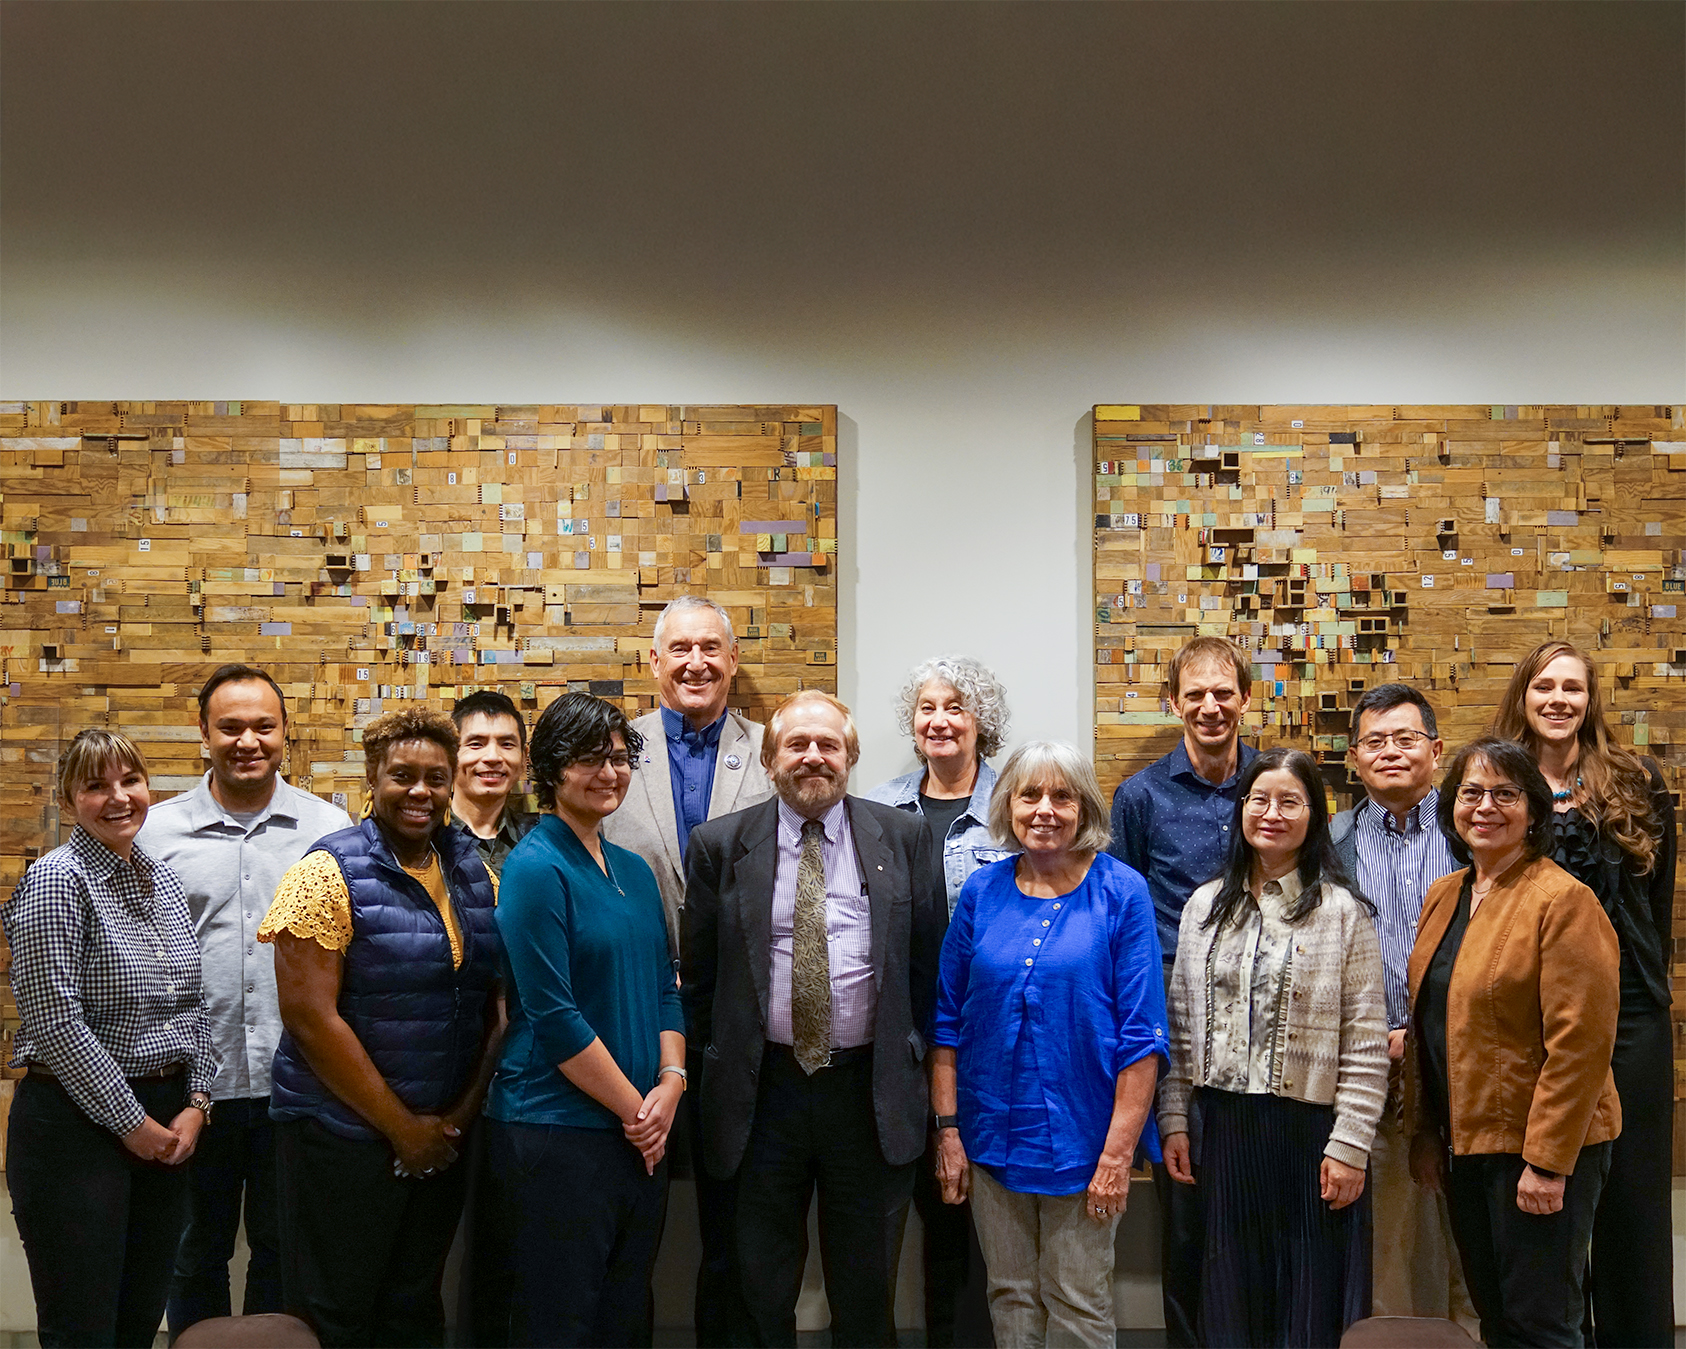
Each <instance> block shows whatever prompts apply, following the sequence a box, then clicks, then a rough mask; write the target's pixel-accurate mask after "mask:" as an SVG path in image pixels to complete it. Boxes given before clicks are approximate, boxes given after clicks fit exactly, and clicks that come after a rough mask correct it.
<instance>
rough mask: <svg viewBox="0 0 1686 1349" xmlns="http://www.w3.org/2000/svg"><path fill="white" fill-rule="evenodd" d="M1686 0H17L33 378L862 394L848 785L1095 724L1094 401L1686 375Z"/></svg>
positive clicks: (1640, 381) (109, 394)
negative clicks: (728, 1) (1145, 1)
mask: <svg viewBox="0 0 1686 1349" xmlns="http://www.w3.org/2000/svg"><path fill="white" fill-rule="evenodd" d="M1681 14H1682V11H1681V10H1680V8H1679V7H1676V6H1632V5H1628V6H1606V5H1592V6H1588V7H1584V8H1583V7H1574V6H1569V7H1544V6H1517V7H1489V6H1469V7H1411V6H1407V7H1392V6H1370V5H1362V6H1342V5H1312V6H1304V7H1279V6H1275V5H1251V6H1245V7H1239V8H1237V7H1229V6H1223V5H1195V6H1183V5H1175V4H1172V5H1146V6H1104V5H1101V6H1077V7H1074V8H1067V7H1064V6H1029V7H1021V6H985V7H972V6H969V5H941V6H911V7H903V6H896V5H889V6H878V5H873V6H851V5H841V6H786V7H781V6H774V7H761V6H748V7H734V6H726V7H719V6H714V5H709V4H704V5H698V6H686V7H678V8H669V7H665V6H653V5H610V6H606V7H598V6H592V5H566V6H554V7H553V6H546V5H524V6H514V7H503V6H499V5H485V6H481V5H470V6H466V7H459V6H453V5H438V6H392V7H388V6H364V5H361V4H345V5H334V6H324V7H318V6H301V7H294V6H290V5H280V6H270V5H264V4H255V5H238V6H217V5H187V6H116V7H98V6H96V7H83V6H18V5H13V6H7V7H6V9H5V11H4V16H3V20H0V21H3V23H4V38H5V42H4V53H3V58H0V59H3V60H4V62H5V71H4V73H5V79H4V83H3V86H0V89H3V92H0V98H3V100H4V104H3V111H4V119H3V123H0V125H3V133H0V134H3V135H4V138H5V139H4V156H3V157H0V186H3V189H4V198H3V199H4V202H5V214H4V218H3V222H0V223H3V229H4V233H3V236H0V242H3V244H4V251H3V253H0V305H3V310H0V317H3V320H4V322H3V326H0V366H3V371H0V383H3V386H4V387H3V389H0V392H3V393H4V394H5V396H6V397H10V398H21V397H28V398H146V397H183V396H191V397H198V398H212V397H215V398H241V397H243V398H280V399H283V400H296V401H310V402H317V401H320V402H334V401H339V400H345V401H359V402H366V401H376V400H382V399H386V400H414V401H418V402H421V401H434V400H440V399H451V400H465V399H472V400H475V401H484V402H494V401H495V402H539V401H546V402H571V401H575V400H578V401H598V400H603V401H626V402H636V401H657V402H661V401H669V402H683V401H696V402H725V401H741V402H752V401H767V402H779V401H786V400H791V401H795V400H815V401H826V402H835V403H836V404H838V406H839V407H840V409H841V411H842V415H843V428H844V436H843V450H844V453H843V456H842V464H843V471H842V474H841V481H840V489H841V496H842V507H841V509H842V520H841V529H842V539H841V546H842V556H841V567H840V571H839V575H840V581H841V605H842V633H841V636H842V642H841V653H840V660H839V673H840V679H841V683H842V691H843V695H844V697H845V698H847V699H848V700H850V701H851V702H852V703H854V704H855V705H856V706H857V708H858V710H859V713H860V719H861V722H862V727H863V732H864V752H863V756H862V762H861V767H860V770H859V776H858V779H857V785H858V786H867V785H870V784H871V783H873V782H876V781H878V780H879V779H881V778H883V777H886V776H888V775H890V774H891V773H893V772H896V771H900V770H901V769H902V768H903V767H904V766H905V765H906V764H907V763H909V762H910V760H909V757H908V755H907V753H906V751H905V749H904V747H903V745H902V743H901V741H900V739H899V737H898V736H897V735H896V734H895V732H894V729H893V727H892V725H891V724H890V718H889V704H890V699H891V698H892V696H893V694H894V692H895V689H896V687H897V685H898V682H899V679H900V677H901V675H902V673H903V671H905V669H906V668H907V667H908V666H910V665H911V664H913V663H914V662H915V661H917V660H919V659H920V658H922V657H924V656H926V655H928V654H932V653H935V652H937V651H943V650H965V651H969V652H972V653H974V654H976V655H978V656H980V657H982V658H983V659H985V660H987V661H989V662H990V663H991V664H992V665H994V666H995V667H996V669H997V670H998V671H999V673H1000V674H1001V675H1002V676H1003V678H1004V679H1005V681H1006V683H1007V685H1008V687H1009V689H1010V691H1011V693H1012V698H1013V705H1014V707H1015V710H1016V719H1015V735H1016V737H1029V736H1031V735H1055V736H1061V737H1065V738H1069V739H1073V740H1077V741H1079V742H1080V743H1081V742H1083V741H1085V739H1086V737H1087V736H1088V734H1089V729H1090V718H1091V713H1090V681H1089V664H1088V658H1089V651H1088V646H1089V639H1088V632H1089V628H1088V622H1087V619H1086V611H1087V608H1088V582H1087V574H1088V556H1089V535H1088V530H1087V527H1086V524H1085V522H1084V520H1083V515H1084V511H1085V508H1086V502H1085V501H1084V496H1085V494H1086V490H1087V487H1086V473H1087V468H1086V464H1087V458H1088V450H1087V445H1086V438H1087V430H1086V426H1085V422H1084V419H1085V417H1086V414H1087V411H1088V409H1089V407H1090V405H1091V404H1093V403H1095V402H1097V401H1132V402H1133V401H1173V402H1174V401H1183V402H1197V401H1198V402H1231V403H1245V402H1277V403H1282V402H1304V401H1313V400H1321V401H1327V402H1368V401H1377V402H1470V403H1494V402H1510V403H1518V402H1529V401H1554V402H1576V401H1597V402H1635V403H1639V402H1647V403H1649V402H1673V401H1678V400H1680V399H1682V398H1683V397H1686V333H1683V313H1686V283H1683V271H1682V239H1683V235H1682V214H1683V213H1682V207H1681V202H1682V200H1683V196H1686V181H1683V177H1682V163H1683V161H1686V152H1683V135H1682V129H1681V119H1680V116H1679V109H1680V106H1681V95H1682V83H1681V64H1682V62H1681V55H1680V53H1681V47H1682V43H1681V41H1680V39H1681V37H1682V22H1681ZM1617 68H1619V69H1620V70H1621V71H1622V79H1621V80H1620V81H1619V82H1618V83H1617V84H1616V85H1614V86H1612V85H1610V84H1609V82H1608V81H1607V80H1606V79H1605V77H1604V72H1605V71H1606V70H1607V69H1617Z"/></svg>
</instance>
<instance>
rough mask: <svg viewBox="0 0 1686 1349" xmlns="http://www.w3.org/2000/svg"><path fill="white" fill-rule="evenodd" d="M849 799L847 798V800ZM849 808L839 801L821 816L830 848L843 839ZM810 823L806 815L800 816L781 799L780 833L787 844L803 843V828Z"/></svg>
mask: <svg viewBox="0 0 1686 1349" xmlns="http://www.w3.org/2000/svg"><path fill="white" fill-rule="evenodd" d="M846 799H847V798H845V800H846ZM846 810H847V806H846V805H845V801H839V802H838V803H837V804H836V805H835V806H833V807H832V808H831V809H830V810H828V811H826V813H825V814H824V815H822V816H820V826H821V828H823V829H824V830H825V841H826V845H827V846H828V847H830V846H832V845H834V844H836V842H837V840H838V839H840V838H842V837H843V821H844V818H845V813H846ZM807 823H808V819H807V817H806V816H804V815H798V814H797V813H796V812H795V811H794V810H792V809H791V808H790V807H789V806H788V805H786V804H785V802H784V799H783V798H782V797H781V798H780V800H779V833H780V834H781V835H783V836H784V840H785V842H786V843H788V844H790V845H791V846H795V845H797V844H799V843H801V841H802V826H803V825H805V824H807Z"/></svg>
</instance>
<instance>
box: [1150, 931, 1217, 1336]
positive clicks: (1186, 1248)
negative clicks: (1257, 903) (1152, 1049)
mask: <svg viewBox="0 0 1686 1349" xmlns="http://www.w3.org/2000/svg"><path fill="white" fill-rule="evenodd" d="M1172 966H1173V962H1172V961H1169V960H1167V961H1166V962H1165V993H1166V997H1167V998H1169V996H1170V991H1171V969H1172ZM1188 1123H1189V1143H1190V1146H1191V1148H1192V1149H1193V1154H1194V1160H1195V1162H1196V1163H1198V1162H1199V1160H1200V1144H1201V1136H1200V1134H1201V1124H1200V1105H1199V1101H1198V1100H1195V1101H1193V1102H1191V1103H1190V1106H1189V1121H1188ZM1153 1193H1154V1196H1155V1197H1156V1198H1157V1199H1158V1200H1159V1259H1160V1266H1159V1287H1160V1295H1161V1298H1162V1300H1163V1303H1164V1309H1165V1343H1166V1344H1167V1345H1169V1346H1171V1349H1194V1346H1195V1345H1197V1344H1199V1343H1200V1340H1199V1337H1198V1336H1197V1334H1196V1327H1197V1326H1198V1325H1199V1324H1200V1280H1201V1271H1202V1266H1203V1264H1204V1261H1205V1257H1206V1224H1205V1221H1204V1219H1203V1217H1202V1216H1201V1215H1202V1209H1201V1203H1200V1195H1199V1192H1198V1191H1197V1190H1196V1189H1195V1187H1194V1186H1192V1185H1179V1184H1177V1182H1176V1181H1174V1180H1172V1179H1171V1173H1170V1172H1169V1171H1167V1170H1166V1169H1165V1167H1164V1164H1163V1163H1161V1162H1155V1163H1154V1164H1153Z"/></svg>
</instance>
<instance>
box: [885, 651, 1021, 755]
mask: <svg viewBox="0 0 1686 1349" xmlns="http://www.w3.org/2000/svg"><path fill="white" fill-rule="evenodd" d="M927 684H946V685H947V686H948V687H949V688H951V689H953V690H954V691H955V692H956V693H958V694H959V695H960V705H961V706H962V707H964V708H965V709H966V710H967V711H968V712H970V713H971V714H972V719H973V720H974V721H976V722H977V723H978V758H980V759H989V758H993V757H994V756H995V755H997V754H999V753H1000V752H1001V746H1002V745H1004V744H1006V742H1007V727H1008V724H1009V723H1010V722H1011V721H1012V713H1011V712H1009V711H1008V710H1007V690H1006V689H1004V688H1002V687H1001V681H1000V680H999V679H997V678H996V677H995V671H994V670H992V669H990V668H989V666H987V665H985V664H984V663H983V662H982V661H981V660H973V659H972V658H971V657H970V656H933V657H931V659H930V660H927V661H921V662H920V663H919V664H918V665H915V666H914V667H913V669H912V670H911V671H910V672H909V673H908V676H907V682H906V683H904V684H903V685H902V691H901V692H900V693H899V694H897V695H896V723H897V724H898V725H899V726H900V727H901V730H902V734H903V735H912V734H913V714H914V713H915V712H916V711H918V709H919V695H920V694H921V693H923V692H924V691H925V686H926V685H927ZM913 752H914V753H915V754H918V755H919V762H920V763H924V762H925V756H924V754H922V753H920V749H919V746H918V744H917V743H915V745H914V747H913Z"/></svg>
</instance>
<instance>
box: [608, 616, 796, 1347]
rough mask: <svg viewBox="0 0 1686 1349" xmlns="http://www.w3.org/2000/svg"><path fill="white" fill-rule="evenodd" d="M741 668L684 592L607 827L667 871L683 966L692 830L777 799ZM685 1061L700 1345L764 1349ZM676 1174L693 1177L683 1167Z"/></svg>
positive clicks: (716, 619) (667, 903) (663, 620)
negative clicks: (638, 748)
mask: <svg viewBox="0 0 1686 1349" xmlns="http://www.w3.org/2000/svg"><path fill="white" fill-rule="evenodd" d="M737 670H738V643H737V638H736V637H735V636H734V635H733V633H732V619H731V616H730V615H729V614H728V613H727V612H726V611H725V610H724V609H722V608H721V607H720V606H719V605H718V604H716V603H715V602H714V601H713V600H708V599H703V598H702V597H701V596H698V595H683V596H681V597H680V598H678V599H676V600H674V601H673V602H672V603H671V604H669V605H668V606H667V608H665V609H663V610H662V612H661V616H660V617H659V618H657V619H656V631H655V637H654V640H653V641H652V643H651V648H650V672H651V674H653V675H654V676H655V679H656V685H657V687H658V688H659V690H660V692H661V706H660V707H659V708H657V709H656V710H655V711H654V712H650V713H646V714H645V715H644V716H642V717H639V718H638V720H636V721H635V722H633V723H632V724H633V726H634V727H636V728H637V730H638V732H639V734H640V735H642V736H643V737H644V756H643V757H644V761H643V763H642V764H640V765H639V768H640V770H641V771H639V772H637V773H634V774H633V775H632V785H631V786H630V787H628V788H627V792H626V797H625V799H624V800H623V801H622V802H621V806H620V809H619V810H617V811H615V813H614V814H612V815H610V816H609V818H608V819H607V820H605V821H604V822H603V832H604V833H605V834H606V835H607V837H608V838H609V840H610V842H612V843H617V844H619V845H620V846H621V847H623V848H629V849H631V850H632V851H633V852H635V853H637V854H638V855H639V856H640V857H642V858H643V859H644V860H645V861H646V862H648V863H649V864H650V870H651V871H653V872H655V873H656V885H657V886H658V887H659V888H660V890H661V895H662V907H663V908H664V909H666V911H667V934H668V942H669V944H670V946H671V947H672V950H673V954H674V958H675V959H677V958H678V955H679V915H680V914H681V913H682V912H683V911H684V908H685V851H686V847H687V844H688V843H689V840H690V834H691V830H692V829H693V828H695V827H696V826H697V825H699V824H701V823H702V822H703V821H704V820H707V819H711V818H713V817H714V816H717V815H728V814H730V813H731V812H732V811H734V810H741V809H743V808H744V807H745V806H752V805H754V804H755V803H756V802H758V801H764V800H766V799H767V798H768V797H769V796H771V795H772V794H773V787H772V784H771V783H769V782H768V781H767V773H766V770H765V769H764V768H763V767H762V766H761V727H760V726H759V725H757V724H756V723H755V722H753V721H750V720H749V719H747V718H746V717H744V716H742V715H741V714H739V713H737V712H733V711H731V710H729V709H728V708H727V706H726V697H727V695H728V694H729V693H730V692H731V688H732V676H733V675H735V674H736V673H737ZM685 1061H686V1067H687V1070H688V1071H689V1073H690V1079H691V1088H692V1090H691V1091H689V1092H687V1093H686V1104H685V1112H684V1117H683V1118H684V1123H685V1127H684V1130H683V1132H684V1134H685V1135H686V1138H687V1140H688V1141H689V1143H690V1144H691V1146H690V1147H689V1148H687V1147H685V1146H683V1145H679V1144H677V1143H676V1142H670V1143H669V1150H670V1153H671V1155H672V1156H673V1159H674V1161H675V1163H677V1164H678V1165H684V1163H685V1162H687V1161H689V1162H690V1170H691V1174H692V1176H693V1178H694V1179H695V1181H696V1186H697V1226H698V1229H699V1230H698V1236H699V1238H700V1241H701V1246H702V1263H701V1265H700V1266H699V1267H698V1269H697V1292H696V1303H695V1309H694V1316H695V1324H696V1331H697V1343H698V1344H699V1345H702V1346H731V1345H753V1344H754V1343H755V1342H756V1341H755V1326H754V1323H753V1322H752V1321H751V1319H750V1316H749V1311H748V1308H747V1307H746V1306H745V1305H744V1300H743V1288H742V1280H741V1279H740V1278H739V1277H738V1264H737V1239H736V1236H735V1228H734V1226H733V1205H734V1186H733V1184H732V1182H730V1181H721V1180H716V1179H714V1178H713V1177H712V1176H710V1175H709V1174H708V1171H707V1168H706V1167H704V1166H703V1165H702V1162H701V1160H700V1158H701V1152H700V1150H699V1149H698V1148H697V1147H696V1140H697V1139H699V1138H700V1137H701V1129H702V1120H701V1108H700V1106H699V1104H698V1102H699V1101H700V1100H701V1093H700V1087H701V1085H702V1079H703V1077H704V1075H705V1065H704V1063H703V1055H702V1042H701V1041H700V1040H698V1039H697V1038H696V1037H695V1036H691V1037H690V1038H689V1039H688V1041H687V1050H686V1055H685ZM689 1154H695V1155H694V1157H693V1156H691V1155H689ZM676 1174H682V1173H680V1172H678V1171H677V1167H676Z"/></svg>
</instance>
